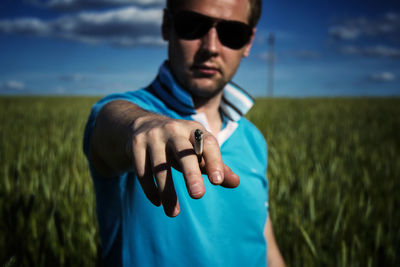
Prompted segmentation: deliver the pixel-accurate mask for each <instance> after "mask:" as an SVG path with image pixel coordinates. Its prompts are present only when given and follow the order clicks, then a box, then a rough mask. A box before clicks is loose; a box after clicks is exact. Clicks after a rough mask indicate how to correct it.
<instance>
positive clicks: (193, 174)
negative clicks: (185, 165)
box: [185, 170, 200, 183]
mask: <svg viewBox="0 0 400 267" xmlns="http://www.w3.org/2000/svg"><path fill="white" fill-rule="evenodd" d="M185 176H186V179H188V180H189V181H191V182H190V183H194V182H195V181H197V180H198V179H200V173H199V172H198V171H196V170H187V171H185Z"/></svg>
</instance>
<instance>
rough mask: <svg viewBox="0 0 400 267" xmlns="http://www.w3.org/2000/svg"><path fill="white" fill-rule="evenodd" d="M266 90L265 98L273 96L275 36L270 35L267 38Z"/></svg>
mask: <svg viewBox="0 0 400 267" xmlns="http://www.w3.org/2000/svg"><path fill="white" fill-rule="evenodd" d="M268 46H269V53H268V88H267V96H269V97H273V96H274V64H275V51H274V46H275V35H274V34H273V33H270V34H269V36H268Z"/></svg>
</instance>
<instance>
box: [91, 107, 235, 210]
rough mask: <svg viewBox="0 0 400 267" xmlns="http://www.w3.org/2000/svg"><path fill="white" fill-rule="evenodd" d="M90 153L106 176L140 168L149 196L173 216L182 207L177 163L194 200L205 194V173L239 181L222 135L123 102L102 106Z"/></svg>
mask: <svg viewBox="0 0 400 267" xmlns="http://www.w3.org/2000/svg"><path fill="white" fill-rule="evenodd" d="M196 129H201V130H202V131H203V133H204V148H203V157H202V160H201V162H200V163H199V162H198V158H197V156H196V155H195V153H194V150H193V143H194V136H193V135H194V134H193V133H194V131H195V130H196ZM90 156H91V160H92V164H93V167H94V168H95V169H96V171H98V172H99V173H100V174H101V175H103V176H105V177H113V176H116V175H118V174H121V173H123V172H126V171H130V170H133V171H135V172H136V174H137V177H138V180H139V182H140V184H141V186H142V189H143V191H144V193H145V194H146V197H147V198H148V199H149V200H150V201H151V202H152V203H153V204H154V205H157V206H159V205H163V208H164V211H165V213H166V214H167V215H168V216H171V217H174V216H177V215H178V214H179V211H180V209H179V202H178V199H177V196H176V193H175V189H174V184H173V181H172V175H171V167H174V168H175V169H177V170H179V171H181V172H182V173H183V176H184V178H185V182H186V187H187V190H188V192H189V194H190V196H191V197H192V198H201V197H202V196H203V195H204V182H203V178H202V176H201V173H205V174H207V176H208V177H209V180H210V182H211V183H213V184H215V185H222V186H225V187H236V186H237V185H238V184H239V177H238V176H237V175H236V174H234V173H233V172H232V171H231V170H230V169H229V168H228V167H227V166H226V165H225V164H224V163H223V161H222V157H221V152H220V149H219V145H218V142H217V140H216V138H215V137H214V136H213V135H212V134H211V133H209V132H207V131H206V130H205V129H204V127H203V126H202V125H201V124H200V123H198V122H194V121H186V120H176V119H171V118H169V117H166V116H162V115H158V114H155V113H151V112H148V111H145V110H143V109H141V108H140V107H138V106H137V105H135V104H133V103H131V102H128V101H123V100H116V101H112V102H110V103H108V104H106V105H105V106H104V107H103V108H102V109H101V110H100V112H99V114H98V116H97V119H96V125H95V127H94V129H93V132H92V136H91V143H90ZM153 177H155V181H156V182H154V179H153Z"/></svg>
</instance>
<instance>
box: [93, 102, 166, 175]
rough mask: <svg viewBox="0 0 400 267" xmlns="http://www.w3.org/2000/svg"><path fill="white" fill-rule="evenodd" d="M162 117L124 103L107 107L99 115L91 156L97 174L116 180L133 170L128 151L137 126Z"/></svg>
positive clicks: (129, 103)
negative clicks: (115, 178)
mask: <svg viewBox="0 0 400 267" xmlns="http://www.w3.org/2000/svg"><path fill="white" fill-rule="evenodd" d="M151 116H158V115H156V114H153V113H150V112H148V111H145V110H143V109H141V108H139V107H138V106H137V105H135V104H133V103H131V102H128V101H123V100H116V101H112V102H110V103H108V104H106V105H105V106H104V107H103V108H102V109H101V110H100V112H99V114H98V116H97V119H96V124H95V127H94V129H93V132H92V136H91V143H90V156H91V159H92V164H93V166H94V168H95V169H96V171H98V172H99V173H100V174H101V175H103V176H105V177H112V176H114V175H117V174H119V173H122V172H125V171H128V170H130V169H132V159H131V155H129V154H128V153H127V151H126V148H127V144H128V142H129V140H131V138H132V135H133V131H134V126H135V124H136V125H137V124H138V122H139V121H140V120H150V119H151Z"/></svg>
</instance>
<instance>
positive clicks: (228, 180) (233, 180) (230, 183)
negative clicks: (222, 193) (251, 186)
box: [221, 164, 240, 188]
mask: <svg viewBox="0 0 400 267" xmlns="http://www.w3.org/2000/svg"><path fill="white" fill-rule="evenodd" d="M224 177H225V179H224V182H223V183H222V184H221V186H223V187H227V188H235V187H237V186H238V185H239V184H240V179H239V176H237V175H236V174H235V173H234V172H233V171H232V170H231V169H230V168H229V167H228V166H227V165H225V164H224Z"/></svg>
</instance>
